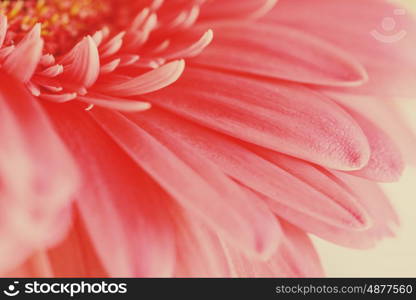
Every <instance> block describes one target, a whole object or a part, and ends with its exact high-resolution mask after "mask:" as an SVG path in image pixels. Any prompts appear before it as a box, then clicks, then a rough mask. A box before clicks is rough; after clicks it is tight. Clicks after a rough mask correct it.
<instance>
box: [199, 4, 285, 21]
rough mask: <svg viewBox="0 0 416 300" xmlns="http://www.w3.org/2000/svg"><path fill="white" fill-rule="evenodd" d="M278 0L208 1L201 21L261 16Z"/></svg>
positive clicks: (203, 9) (202, 12) (202, 11)
mask: <svg viewBox="0 0 416 300" xmlns="http://www.w3.org/2000/svg"><path fill="white" fill-rule="evenodd" d="M276 3H277V0H246V1H240V0H227V1H221V3H220V1H218V0H217V1H207V2H206V3H204V6H203V7H202V10H201V16H200V18H199V20H200V21H212V20H218V19H239V18H241V19H247V18H253V19H255V18H259V17H261V16H263V15H265V14H266V13H267V12H269V11H270V9H272V8H273V6H274V5H276Z"/></svg>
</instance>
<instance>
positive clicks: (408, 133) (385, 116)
mask: <svg viewBox="0 0 416 300" xmlns="http://www.w3.org/2000/svg"><path fill="white" fill-rule="evenodd" d="M321 92H323V93H324V94H326V95H328V96H329V97H330V98H331V99H333V100H335V101H337V102H338V103H340V104H342V105H343V106H346V107H349V108H351V109H353V110H354V111H357V112H358V113H360V114H361V115H363V116H366V117H367V118H368V119H369V120H370V121H371V122H373V123H374V124H375V125H376V126H377V127H379V128H380V129H381V130H382V131H384V132H386V133H387V135H388V136H389V138H390V139H392V140H393V141H394V144H395V145H397V146H398V147H399V149H400V153H401V154H402V156H403V158H404V161H406V162H411V163H413V164H415V163H416V157H415V155H414V154H415V153H416V135H415V133H414V132H412V130H411V128H410V126H409V124H407V122H406V119H405V118H404V116H403V115H402V113H401V112H400V111H399V107H398V106H397V104H396V103H392V102H390V101H385V99H380V98H378V97H376V96H365V95H355V94H354V95H351V94H349V93H340V92H329V91H327V90H325V91H321ZM380 100H382V103H380ZM410 101H411V100H410ZM369 112H371V113H369Z"/></svg>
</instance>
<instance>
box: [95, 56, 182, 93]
mask: <svg viewBox="0 0 416 300" xmlns="http://www.w3.org/2000/svg"><path fill="white" fill-rule="evenodd" d="M184 68H185V62H184V61H183V60H176V61H172V62H170V63H167V64H166V65H163V66H161V67H160V68H158V69H155V70H152V71H149V72H147V73H145V74H143V75H140V76H138V77H136V78H133V79H130V80H126V81H124V82H121V83H114V84H111V85H100V86H99V87H97V90H99V91H100V92H101V93H108V94H111V95H114V96H118V97H128V96H137V95H141V94H146V93H150V92H154V91H157V90H159V89H161V88H164V87H166V86H168V85H170V84H172V83H173V82H175V81H176V80H177V79H178V78H179V76H181V74H182V72H183V70H184Z"/></svg>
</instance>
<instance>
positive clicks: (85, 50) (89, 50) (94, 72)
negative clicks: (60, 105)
mask: <svg viewBox="0 0 416 300" xmlns="http://www.w3.org/2000/svg"><path fill="white" fill-rule="evenodd" d="M59 64H61V65H63V66H64V72H63V74H62V75H60V76H59V78H60V80H62V81H63V84H65V86H66V87H67V88H69V89H73V90H74V91H76V92H78V91H79V90H81V89H82V88H88V87H90V86H92V85H93V84H94V83H95V82H96V81H97V78H98V75H99V74H100V58H99V54H98V49H97V46H96V44H95V42H94V40H93V39H92V38H91V37H90V36H87V37H85V38H84V39H83V40H82V41H80V42H79V43H78V44H77V45H76V46H75V47H74V48H73V49H72V50H71V51H70V52H69V53H68V54H67V55H65V56H64V58H63V59H62V60H61V61H59Z"/></svg>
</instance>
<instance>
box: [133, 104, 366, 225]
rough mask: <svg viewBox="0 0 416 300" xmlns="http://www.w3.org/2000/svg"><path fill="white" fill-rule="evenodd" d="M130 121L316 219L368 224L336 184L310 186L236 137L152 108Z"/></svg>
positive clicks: (310, 182) (362, 212) (324, 180)
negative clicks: (191, 150)
mask: <svg viewBox="0 0 416 300" xmlns="http://www.w3.org/2000/svg"><path fill="white" fill-rule="evenodd" d="M134 120H135V122H136V123H137V124H139V125H140V126H141V127H143V128H145V129H146V130H149V131H151V132H152V135H154V136H157V137H158V139H160V140H163V141H169V143H170V145H174V144H175V143H178V144H181V145H182V144H184V143H185V144H187V145H188V147H189V146H190V149H193V152H190V153H194V154H192V155H193V156H202V157H204V158H205V159H208V160H209V161H210V162H212V163H214V164H216V165H217V166H218V167H219V168H220V169H221V170H222V171H223V172H224V173H225V174H227V175H228V176H231V177H232V178H233V179H235V180H236V181H237V182H239V183H242V184H244V185H245V186H247V187H249V188H251V189H253V190H256V191H259V192H260V193H262V194H264V195H267V196H268V197H269V198H272V199H274V201H276V202H279V203H282V204H284V205H288V206H290V207H291V208H292V209H294V210H297V211H300V212H302V213H305V214H308V215H309V216H310V217H312V218H315V219H317V220H319V222H324V223H326V224H330V225H329V226H335V227H340V228H344V229H348V230H363V229H365V228H367V227H369V226H370V222H371V219H370V218H369V217H368V216H367V213H366V211H365V209H363V207H362V206H361V205H360V203H358V202H357V200H356V199H354V197H352V196H351V195H349V194H348V193H346V192H345V191H343V189H341V188H340V187H338V186H337V185H334V184H332V185H331V182H330V181H328V178H326V177H324V178H322V180H319V181H318V183H317V184H316V185H315V181H313V180H312V178H311V179H310V180H308V179H307V178H306V180H305V178H304V177H299V178H298V177H297V176H295V175H296V174H295V175H292V174H291V173H290V172H287V171H285V169H284V168H280V167H279V166H278V165H276V164H272V163H271V162H269V161H267V160H265V159H263V158H261V157H260V156H258V155H256V154H255V153H254V151H253V150H249V149H247V148H245V147H243V145H241V142H238V141H233V140H230V139H229V138H227V137H225V136H224V135H221V134H218V133H215V132H213V131H211V130H208V129H204V128H202V127H199V126H197V125H195V124H192V123H191V122H187V121H184V120H180V119H178V118H177V117H176V116H175V115H173V114H169V113H163V112H162V111H160V110H158V109H157V108H153V109H152V110H149V111H147V112H145V113H141V114H139V115H137V116H136V117H135V118H134ZM170 147H171V146H170ZM182 147H183V146H182ZM185 149H186V148H185ZM276 155H280V156H283V155H281V154H277V153H276ZM301 170H302V169H301ZM318 179H320V178H318ZM320 185H323V187H325V188H323V187H321V186H320ZM327 189H329V191H326V190H327ZM254 198H258V197H254ZM254 203H255V202H254ZM235 206H236V207H240V205H237V204H236V205H235Z"/></svg>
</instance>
